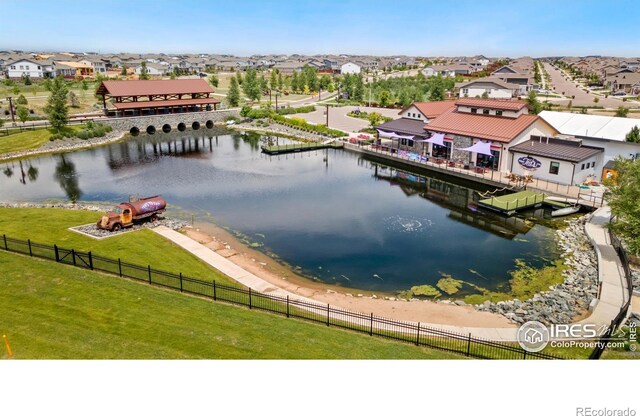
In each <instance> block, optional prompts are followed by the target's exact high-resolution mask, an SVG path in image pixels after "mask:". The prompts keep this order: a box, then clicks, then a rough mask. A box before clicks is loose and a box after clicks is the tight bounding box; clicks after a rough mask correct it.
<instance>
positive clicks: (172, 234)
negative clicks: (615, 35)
mask: <svg viewBox="0 0 640 416" xmlns="http://www.w3.org/2000/svg"><path fill="white" fill-rule="evenodd" d="M153 231H154V232H156V233H158V234H160V235H161V236H163V237H165V238H167V239H168V240H171V241H172V242H174V243H176V244H177V245H179V246H180V247H182V248H183V249H185V250H187V251H189V252H190V253H192V254H193V255H195V256H196V257H198V258H199V259H200V260H202V261H204V262H205V263H207V264H208V265H210V266H212V267H213V268H215V269H217V270H219V271H221V272H222V273H224V274H225V275H227V276H229V277H230V278H231V279H233V280H235V281H237V282H238V283H240V284H242V285H244V286H246V287H250V288H251V289H252V290H256V291H259V292H262V293H268V294H270V295H274V296H280V297H286V296H289V299H291V300H300V301H303V302H309V303H316V304H318V305H322V306H323V307H326V304H324V303H320V302H317V301H315V300H313V299H309V298H306V297H304V296H300V295H298V294H295V293H292V292H289V291H287V290H284V289H281V288H279V287H277V286H275V285H272V284H271V283H269V282H266V281H264V280H262V279H261V278H259V277H258V276H256V275H255V274H253V273H250V272H248V271H246V270H244V269H243V268H241V267H240V266H238V265H236V264H235V263H233V262H232V261H230V260H229V259H226V258H224V257H222V256H221V255H219V254H218V253H216V252H214V251H212V250H211V249H209V248H207V247H205V246H203V245H202V244H200V243H198V242H197V241H195V240H192V239H191V238H189V237H187V236H185V235H183V234H180V233H179V232H177V231H174V230H171V229H169V228H167V227H165V226H159V227H156V228H154V229H153ZM332 309H336V310H339V309H342V308H337V307H335V306H334V307H332ZM343 310H344V309H343ZM420 325H421V326H427V327H430V328H434V329H441V330H446V331H451V332H457V333H460V334H464V335H467V334H471V335H472V336H474V337H477V338H483V339H487V340H494V341H513V340H515V336H516V331H517V330H516V328H475V327H461V326H452V325H442V324H432V323H428V322H420Z"/></svg>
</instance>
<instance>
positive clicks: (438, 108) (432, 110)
mask: <svg viewBox="0 0 640 416" xmlns="http://www.w3.org/2000/svg"><path fill="white" fill-rule="evenodd" d="M412 105H414V106H416V108H417V109H418V111H420V112H421V113H422V114H424V116H425V117H427V119H432V118H436V117H438V116H439V115H440V114H442V113H444V112H445V111H447V110H450V109H451V108H453V106H454V105H455V101H454V100H445V101H428V102H420V101H418V102H415V103H413V104H412ZM409 107H410V106H409ZM407 108H408V107H405V108H403V109H402V111H404V110H406V109H407ZM402 111H401V112H402Z"/></svg>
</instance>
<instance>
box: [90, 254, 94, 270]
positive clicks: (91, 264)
mask: <svg viewBox="0 0 640 416" xmlns="http://www.w3.org/2000/svg"><path fill="white" fill-rule="evenodd" d="M89 268H90V269H91V270H93V256H92V255H91V252H89Z"/></svg>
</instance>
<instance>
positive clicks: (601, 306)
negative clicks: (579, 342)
mask: <svg viewBox="0 0 640 416" xmlns="http://www.w3.org/2000/svg"><path fill="white" fill-rule="evenodd" d="M610 217H611V209H610V208H609V207H602V208H599V209H597V210H596V211H595V212H594V213H593V216H592V217H591V220H590V221H589V222H588V223H587V224H585V231H586V233H587V236H588V237H589V239H590V240H591V243H592V244H593V246H594V248H595V250H596V255H597V256H598V281H599V282H600V298H599V300H598V303H597V304H596V306H595V308H594V310H593V312H592V313H591V315H590V316H589V317H588V318H586V319H584V320H582V321H580V323H591V324H596V325H599V326H600V325H608V324H609V323H611V321H613V320H614V319H615V317H616V316H617V315H618V313H619V312H620V309H622V306H623V305H624V304H625V303H626V302H627V300H628V299H629V287H628V286H627V280H626V278H625V274H624V269H623V267H622V263H621V262H620V258H619V257H618V254H617V253H616V251H615V249H614V248H613V246H612V245H611V240H610V238H609V231H608V230H607V228H606V227H607V224H608V223H609V218H610Z"/></svg>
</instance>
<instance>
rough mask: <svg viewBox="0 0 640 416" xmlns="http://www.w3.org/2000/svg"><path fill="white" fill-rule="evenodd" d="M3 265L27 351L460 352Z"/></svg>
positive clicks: (9, 262)
mask: <svg viewBox="0 0 640 416" xmlns="http://www.w3.org/2000/svg"><path fill="white" fill-rule="evenodd" d="M0 269H2V271H3V272H2V274H0V316H1V317H2V319H0V333H2V334H3V335H5V334H6V335H7V337H8V339H9V342H10V343H11V348H12V350H13V353H14V357H15V358H18V359H88V358H95V359H173V358H177V359H190V358H209V359H229V358H233V359H252V358H253V359H425V358H438V359H450V358H461V356H459V355H455V354H449V353H445V352H440V351H436V350H430V349H427V348H419V347H416V346H413V345H409V344H403V343H399V342H391V341H386V340H383V339H379V338H372V337H369V336H367V335H361V334H357V333H352V332H347V331H343V330H340V329H337V328H327V327H324V326H322V325H316V324H311V323H307V322H303V321H297V320H293V319H287V318H284V317H280V316H276V315H272V314H268V313H264V312H259V311H255V310H248V309H245V308H240V307H235V306H231V305H225V304H221V303H214V302H211V301H207V300H204V299H197V298H193V297H190V296H186V295H181V294H179V293H175V292H168V291H165V290H162V289H159V288H155V287H149V286H146V285H143V284H138V283H135V282H131V281H128V280H123V279H118V278H116V277H112V276H106V275H103V274H99V273H95V272H91V271H88V270H82V269H77V268H73V267H71V266H65V265H61V264H57V263H52V262H50V261H46V260H41V259H31V258H28V257H25V256H21V255H17V254H12V253H5V252H0ZM0 347H1V349H2V353H0V356H2V357H3V358H6V357H7V354H6V352H5V351H4V346H3V345H0Z"/></svg>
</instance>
